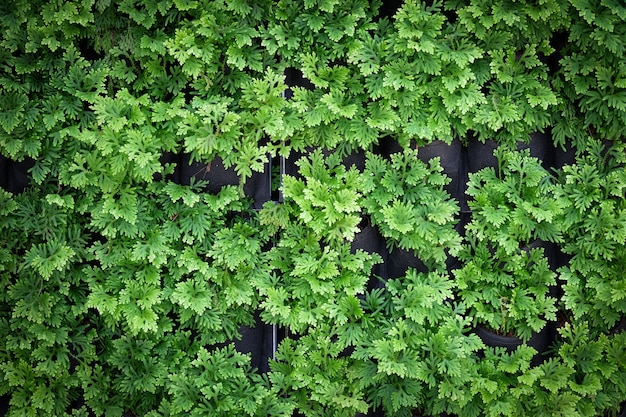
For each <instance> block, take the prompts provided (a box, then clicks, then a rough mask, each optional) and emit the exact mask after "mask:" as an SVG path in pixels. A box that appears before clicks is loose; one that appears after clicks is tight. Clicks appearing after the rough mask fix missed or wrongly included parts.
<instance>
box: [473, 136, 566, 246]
mask: <svg viewBox="0 0 626 417" xmlns="http://www.w3.org/2000/svg"><path fill="white" fill-rule="evenodd" d="M494 155H495V156H496V158H497V159H498V169H497V171H496V169H494V168H491V167H487V168H484V169H482V170H480V171H479V172H477V173H473V174H470V179H469V182H468V184H467V194H468V195H469V196H470V197H471V199H470V200H469V201H468V205H469V207H470V209H471V210H472V222H471V223H470V224H469V225H468V226H467V232H468V233H469V234H470V235H473V236H476V237H477V239H478V240H479V241H488V242H490V243H492V244H493V245H495V246H498V247H502V248H503V249H504V251H505V252H506V253H507V254H513V253H515V252H518V251H519V249H520V247H527V246H529V245H530V244H531V243H532V242H534V241H535V240H536V239H539V240H542V241H547V242H562V240H563V237H562V231H561V230H560V228H559V224H558V222H557V220H558V218H559V216H560V214H561V213H562V211H563V205H564V204H565V203H564V202H563V201H562V200H561V199H558V198H555V192H554V190H555V184H554V182H555V181H554V178H553V177H552V176H551V175H550V174H549V173H548V171H547V170H546V169H545V168H543V167H542V166H541V163H540V162H539V160H538V159H536V158H533V157H531V156H530V151H529V150H528V149H526V150H523V151H511V150H507V148H506V147H500V148H498V149H496V150H495V151H494Z"/></svg>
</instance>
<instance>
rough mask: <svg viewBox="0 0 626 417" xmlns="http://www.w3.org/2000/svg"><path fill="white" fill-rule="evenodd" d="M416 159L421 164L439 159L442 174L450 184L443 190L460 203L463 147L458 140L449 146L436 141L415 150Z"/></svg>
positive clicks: (462, 177) (462, 186)
mask: <svg viewBox="0 0 626 417" xmlns="http://www.w3.org/2000/svg"><path fill="white" fill-rule="evenodd" d="M417 157H418V158H419V159H421V160H422V161H423V162H426V163H427V162H428V161H430V160H431V159H433V158H437V157H438V158H439V163H440V164H441V167H442V168H443V173H444V174H446V176H447V177H448V178H450V183H449V184H448V185H446V186H445V187H444V189H445V190H446V191H447V192H448V193H449V194H450V196H451V197H452V198H454V199H455V200H456V201H459V202H461V200H462V199H463V198H464V195H465V193H464V189H463V188H464V174H463V145H462V144H461V141H460V140H458V139H455V140H453V141H452V142H451V143H450V144H447V143H445V142H443V141H440V140H436V141H434V142H432V143H429V144H428V145H425V146H420V147H419V148H418V149H417Z"/></svg>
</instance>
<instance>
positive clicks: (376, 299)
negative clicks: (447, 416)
mask: <svg viewBox="0 0 626 417" xmlns="http://www.w3.org/2000/svg"><path fill="white" fill-rule="evenodd" d="M453 288H454V282H453V281H452V280H450V279H449V276H447V275H446V274H445V273H442V272H429V273H419V272H416V271H415V270H413V269H409V271H407V274H406V276H404V277H401V278H398V279H394V280H389V281H387V282H386V285H385V288H384V289H377V290H373V291H372V292H370V293H368V294H367V295H366V297H365V300H364V301H363V312H364V313H363V315H362V317H360V319H359V324H360V328H361V330H360V331H361V332H363V335H362V337H359V338H358V339H357V342H356V343H355V350H354V353H353V354H352V357H353V358H355V359H357V360H358V362H357V364H355V366H354V371H353V372H354V375H353V377H354V378H356V379H357V380H358V381H359V384H360V386H361V387H362V389H364V390H365V392H366V393H367V395H368V399H369V400H370V402H371V404H372V405H373V406H374V407H378V406H382V409H383V410H384V411H385V413H386V415H394V416H410V415H411V410H413V409H418V410H420V411H427V412H429V413H442V412H456V411H457V410H458V409H459V407H462V406H463V405H464V404H465V402H466V401H467V400H468V399H469V397H466V393H465V392H464V391H463V389H462V387H463V385H464V384H466V383H469V381H471V380H472V378H473V377H474V375H473V373H472V372H471V370H472V364H473V356H472V354H473V353H474V352H476V351H477V350H478V349H479V348H480V347H481V346H482V343H481V342H480V339H478V337H477V336H476V335H473V334H472V335H468V334H466V333H467V332H468V331H469V328H468V325H469V323H470V321H469V319H467V318H465V317H463V313H464V311H463V310H462V308H460V307H458V306H455V305H453V304H451V303H450V299H451V298H452V296H453Z"/></svg>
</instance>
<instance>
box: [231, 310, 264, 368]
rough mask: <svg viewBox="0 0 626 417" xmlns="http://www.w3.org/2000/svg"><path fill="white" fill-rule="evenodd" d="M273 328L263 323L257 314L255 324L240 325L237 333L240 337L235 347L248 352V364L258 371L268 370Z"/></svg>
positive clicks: (242, 351)
mask: <svg viewBox="0 0 626 417" xmlns="http://www.w3.org/2000/svg"><path fill="white" fill-rule="evenodd" d="M273 333H274V328H273V326H271V325H268V324H265V323H263V321H262V320H261V318H260V317H259V316H258V315H257V316H256V317H255V324H254V326H253V327H251V326H241V328H239V334H240V335H241V339H240V340H237V341H235V343H234V344H235V349H237V351H239V352H241V353H244V354H245V353H249V354H250V357H251V360H250V364H251V365H252V367H253V368H256V369H258V370H259V372H269V370H270V369H269V360H270V359H271V358H272V356H273V354H274V352H273V345H274V343H273V339H274V335H273Z"/></svg>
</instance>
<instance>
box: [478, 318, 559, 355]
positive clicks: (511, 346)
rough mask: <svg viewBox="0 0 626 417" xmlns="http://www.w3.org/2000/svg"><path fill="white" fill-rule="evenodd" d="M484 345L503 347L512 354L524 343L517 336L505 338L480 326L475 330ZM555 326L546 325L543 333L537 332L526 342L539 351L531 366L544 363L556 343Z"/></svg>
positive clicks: (542, 330)
mask: <svg viewBox="0 0 626 417" xmlns="http://www.w3.org/2000/svg"><path fill="white" fill-rule="evenodd" d="M474 331H475V332H476V334H477V335H478V337H480V338H481V340H482V341H483V343H484V344H485V345H487V346H490V347H503V348H505V349H506V350H507V351H509V352H512V351H514V350H515V349H517V348H518V347H519V346H521V345H522V344H523V343H524V342H523V341H522V339H520V338H518V337H516V336H503V335H499V334H497V333H494V332H492V331H490V330H487V329H486V328H485V327H482V326H478V327H476V329H475V330H474ZM554 335H555V326H554V323H550V322H548V323H546V325H545V326H544V327H543V329H541V331H539V332H536V333H534V334H533V336H532V337H531V338H530V339H529V340H528V341H527V342H526V344H527V345H528V346H530V347H532V348H534V349H535V350H536V351H537V354H536V355H535V356H534V357H533V359H532V360H531V365H532V366H536V365H539V364H540V363H541V362H543V359H544V356H543V354H544V353H545V352H547V351H548V349H549V348H550V345H551V344H552V342H553V341H554Z"/></svg>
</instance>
